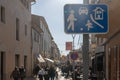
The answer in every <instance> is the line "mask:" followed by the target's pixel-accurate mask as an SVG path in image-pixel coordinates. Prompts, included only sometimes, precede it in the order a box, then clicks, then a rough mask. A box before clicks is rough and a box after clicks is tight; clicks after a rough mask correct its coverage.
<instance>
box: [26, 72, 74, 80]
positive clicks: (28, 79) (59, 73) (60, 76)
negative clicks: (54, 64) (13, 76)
mask: <svg viewBox="0 0 120 80" xmlns="http://www.w3.org/2000/svg"><path fill="white" fill-rule="evenodd" d="M61 74H62V73H61V71H60V70H59V71H58V79H55V80H72V78H70V77H69V78H65V77H64V76H62V75H61ZM25 80H39V78H26V79H25Z"/></svg>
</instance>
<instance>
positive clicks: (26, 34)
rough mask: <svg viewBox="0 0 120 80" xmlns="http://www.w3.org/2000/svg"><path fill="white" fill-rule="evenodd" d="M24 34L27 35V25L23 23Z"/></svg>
mask: <svg viewBox="0 0 120 80" xmlns="http://www.w3.org/2000/svg"><path fill="white" fill-rule="evenodd" d="M25 36H27V25H25Z"/></svg>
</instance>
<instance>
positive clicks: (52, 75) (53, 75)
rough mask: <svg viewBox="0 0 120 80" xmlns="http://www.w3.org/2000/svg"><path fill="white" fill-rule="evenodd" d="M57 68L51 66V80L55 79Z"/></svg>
mask: <svg viewBox="0 0 120 80" xmlns="http://www.w3.org/2000/svg"><path fill="white" fill-rule="evenodd" d="M55 72H56V71H55V68H54V66H53V65H51V66H50V69H49V76H50V79H51V80H54V78H55Z"/></svg>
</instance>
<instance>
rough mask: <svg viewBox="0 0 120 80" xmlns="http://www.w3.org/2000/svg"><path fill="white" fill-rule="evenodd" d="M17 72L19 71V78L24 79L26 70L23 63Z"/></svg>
mask: <svg viewBox="0 0 120 80" xmlns="http://www.w3.org/2000/svg"><path fill="white" fill-rule="evenodd" d="M19 72H20V79H21V80H24V78H25V77H26V70H25V68H24V66H23V65H22V66H21V67H20V68H19Z"/></svg>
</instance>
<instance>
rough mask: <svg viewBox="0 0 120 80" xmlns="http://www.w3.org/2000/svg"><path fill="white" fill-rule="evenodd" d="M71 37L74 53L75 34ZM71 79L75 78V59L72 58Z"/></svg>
mask: <svg viewBox="0 0 120 80" xmlns="http://www.w3.org/2000/svg"><path fill="white" fill-rule="evenodd" d="M72 38H73V54H74V40H75V35H73V34H72ZM73 80H75V60H73Z"/></svg>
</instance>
